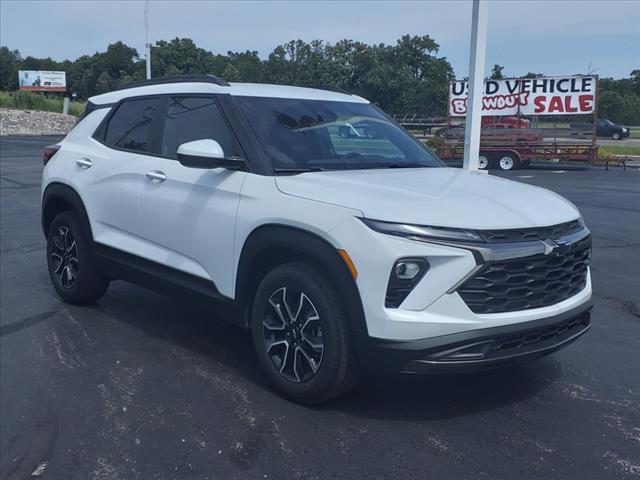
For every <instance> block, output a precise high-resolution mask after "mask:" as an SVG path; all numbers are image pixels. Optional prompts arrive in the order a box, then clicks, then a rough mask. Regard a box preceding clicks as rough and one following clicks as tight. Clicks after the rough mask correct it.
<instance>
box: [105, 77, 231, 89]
mask: <svg viewBox="0 0 640 480" xmlns="http://www.w3.org/2000/svg"><path fill="white" fill-rule="evenodd" d="M165 83H213V84H214V85H219V86H221V87H228V86H229V84H228V83H227V82H225V81H224V80H223V79H221V78H218V77H216V76H215V75H205V74H198V75H175V76H172V77H158V78H150V79H148V80H139V81H137V82H129V83H125V84H124V85H120V86H119V87H118V88H116V90H125V89H127V88H135V87H146V86H147V85H163V84H165Z"/></svg>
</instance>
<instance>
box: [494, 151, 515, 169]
mask: <svg viewBox="0 0 640 480" xmlns="http://www.w3.org/2000/svg"><path fill="white" fill-rule="evenodd" d="M498 166H499V167H500V170H505V171H506V170H515V169H517V168H519V167H520V159H519V158H518V157H516V156H515V155H514V154H512V153H503V154H501V155H499V156H498Z"/></svg>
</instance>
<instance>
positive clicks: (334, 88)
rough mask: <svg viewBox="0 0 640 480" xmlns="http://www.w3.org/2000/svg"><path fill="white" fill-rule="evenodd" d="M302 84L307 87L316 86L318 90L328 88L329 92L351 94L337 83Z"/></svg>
mask: <svg viewBox="0 0 640 480" xmlns="http://www.w3.org/2000/svg"><path fill="white" fill-rule="evenodd" d="M302 86H303V87H306V88H315V89H317V90H327V91H329V92H337V93H344V94H345V95H351V94H350V93H349V92H347V91H346V90H343V89H342V88H340V87H336V86H335V85H326V84H322V85H302Z"/></svg>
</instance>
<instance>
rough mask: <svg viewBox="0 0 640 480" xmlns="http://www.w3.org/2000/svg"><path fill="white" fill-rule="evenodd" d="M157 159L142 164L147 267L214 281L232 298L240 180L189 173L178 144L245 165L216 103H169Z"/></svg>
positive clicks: (172, 99)
mask: <svg viewBox="0 0 640 480" xmlns="http://www.w3.org/2000/svg"><path fill="white" fill-rule="evenodd" d="M163 102H164V107H163V111H164V112H165V113H164V115H163V119H162V123H163V125H162V126H161V127H160V133H159V137H160V138H159V142H158V144H159V151H158V152H157V153H158V156H155V157H148V158H147V159H146V161H145V168H144V170H145V175H146V176H145V178H144V181H143V188H142V198H141V214H142V221H141V224H142V227H143V231H144V238H145V240H146V241H147V248H146V251H145V252H146V253H145V255H146V256H147V258H149V259H150V260H153V261H155V262H159V263H162V264H164V265H166V266H169V267H172V268H174V269H177V270H180V271H182V272H185V273H188V274H191V275H195V276H197V277H200V278H203V279H206V280H210V281H212V282H213V283H214V284H215V286H216V287H217V288H218V290H220V292H221V293H222V294H224V295H227V296H232V291H231V289H232V287H231V285H232V276H233V257H234V232H235V220H236V211H237V209H238V203H239V200H240V189H241V187H242V183H243V181H244V178H245V176H246V175H247V173H246V172H241V171H231V170H227V169H224V168H215V169H199V168H188V167H185V166H183V165H182V164H180V162H178V160H177V155H176V151H177V149H178V147H179V146H180V145H181V144H182V143H186V142H190V141H193V140H201V139H213V140H216V141H217V142H218V143H219V144H220V145H221V146H222V149H223V151H224V153H225V156H227V157H232V156H234V157H242V158H245V155H244V152H243V151H242V149H241V148H240V144H239V143H238V140H237V139H236V137H235V135H234V134H233V132H232V130H231V128H230V127H229V124H228V123H227V121H226V118H225V116H224V114H223V112H222V110H221V108H220V106H219V105H218V102H217V100H216V99H215V97H214V96H205V95H201V96H197V95H189V96H186V95H185V96H178V95H175V96H168V97H164V99H163Z"/></svg>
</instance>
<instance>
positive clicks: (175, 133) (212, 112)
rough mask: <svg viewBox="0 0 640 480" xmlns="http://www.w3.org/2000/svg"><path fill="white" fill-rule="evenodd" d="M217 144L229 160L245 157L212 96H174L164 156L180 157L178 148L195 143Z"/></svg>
mask: <svg viewBox="0 0 640 480" xmlns="http://www.w3.org/2000/svg"><path fill="white" fill-rule="evenodd" d="M202 139H213V140H215V141H217V142H218V143H219V144H220V146H221V147H222V150H223V151H224V154H225V156H226V157H242V156H243V155H242V152H241V150H240V145H239V144H238V142H237V140H236V138H235V137H234V135H233V132H232V131H231V129H230V128H229V126H228V125H227V123H226V122H225V119H224V117H223V115H222V112H221V111H220V108H219V107H218V105H217V103H216V101H215V100H214V99H213V98H211V97H172V98H171V99H170V100H169V108H168V110H167V119H166V123H165V127H164V134H163V136H162V144H161V147H160V153H161V154H162V155H164V156H168V157H171V158H177V155H176V152H177V150H178V147H179V146H180V145H182V144H183V143H186V142H191V141H193V140H202Z"/></svg>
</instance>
